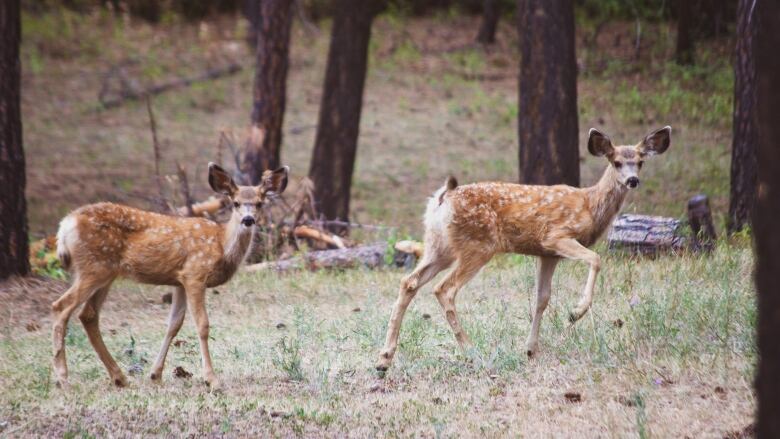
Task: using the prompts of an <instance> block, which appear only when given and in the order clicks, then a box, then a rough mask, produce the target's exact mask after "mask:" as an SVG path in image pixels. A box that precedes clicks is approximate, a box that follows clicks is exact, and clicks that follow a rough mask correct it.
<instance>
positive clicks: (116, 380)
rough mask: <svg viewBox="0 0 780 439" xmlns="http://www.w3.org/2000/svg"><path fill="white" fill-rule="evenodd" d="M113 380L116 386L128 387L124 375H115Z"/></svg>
mask: <svg viewBox="0 0 780 439" xmlns="http://www.w3.org/2000/svg"><path fill="white" fill-rule="evenodd" d="M112 381H113V382H114V385H115V386H116V387H127V378H125V376H124V375H118V376H115V377H114V378H113V380H112Z"/></svg>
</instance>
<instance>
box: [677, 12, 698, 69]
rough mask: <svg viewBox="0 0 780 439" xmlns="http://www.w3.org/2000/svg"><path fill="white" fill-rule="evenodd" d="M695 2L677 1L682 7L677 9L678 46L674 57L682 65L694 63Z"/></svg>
mask: <svg viewBox="0 0 780 439" xmlns="http://www.w3.org/2000/svg"><path fill="white" fill-rule="evenodd" d="M694 3H695V2H694V0H685V1H681V2H679V3H677V4H678V7H679V8H680V9H679V10H678V11H677V46H676V48H675V52H674V57H675V60H676V61H677V64H680V65H686V64H692V63H693V50H694V47H693V33H694V28H693V27H694V26H693V23H694V15H695V10H694V7H695V4H694Z"/></svg>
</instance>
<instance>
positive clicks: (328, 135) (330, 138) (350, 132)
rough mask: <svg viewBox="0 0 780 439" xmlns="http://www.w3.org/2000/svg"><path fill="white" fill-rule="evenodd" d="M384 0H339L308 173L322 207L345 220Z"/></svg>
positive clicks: (330, 216)
mask: <svg viewBox="0 0 780 439" xmlns="http://www.w3.org/2000/svg"><path fill="white" fill-rule="evenodd" d="M383 6H384V2H382V1H377V0H337V1H336V8H335V11H336V12H335V14H336V15H335V17H334V19H333V30H332V33H331V39H330V49H329V51H328V66H327V69H326V71H325V84H324V86H323V93H322V101H321V103H320V116H319V124H318V126H317V136H316V140H315V142H314V152H313V154H312V159H311V166H310V168H309V176H310V177H311V179H312V181H313V182H314V194H315V198H316V202H317V207H318V210H319V212H320V213H321V214H323V215H324V216H325V218H326V219H329V220H331V219H339V220H345V221H346V220H347V219H348V217H349V195H350V188H351V184H352V171H353V168H354V164H355V154H356V152H357V140H358V131H359V128H360V110H361V106H362V103H363V87H364V84H365V80H366V67H367V65H368V43H369V39H370V37H371V22H372V21H373V19H374V16H375V15H376V14H377V13H378V12H379V11H381V9H382V7H383Z"/></svg>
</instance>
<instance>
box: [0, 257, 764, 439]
mask: <svg viewBox="0 0 780 439" xmlns="http://www.w3.org/2000/svg"><path fill="white" fill-rule="evenodd" d="M599 253H601V254H602V255H604V270H603V271H602V275H601V276H600V278H599V282H598V284H597V294H596V299H595V302H594V306H593V308H592V309H591V311H590V312H589V314H588V315H586V317H585V318H584V319H583V320H582V321H580V322H579V323H577V324H576V325H574V326H570V325H569V324H568V322H567V320H566V319H567V317H566V316H567V314H568V310H569V309H570V308H571V307H572V306H574V304H575V303H576V301H577V296H578V293H579V291H580V289H581V287H582V285H583V283H584V280H585V277H586V267H584V266H582V265H581V264H576V263H564V264H562V265H561V266H560V268H559V270H558V272H557V273H556V277H555V278H554V284H553V287H554V294H553V298H552V302H551V305H550V307H549V309H548V311H547V313H546V315H545V320H544V321H543V325H542V333H541V348H540V349H541V352H540V355H539V356H538V358H535V359H533V360H528V359H527V358H526V356H525V349H524V340H525V337H526V335H527V332H528V329H529V326H530V321H529V309H530V304H531V302H532V295H531V290H532V287H533V278H534V270H535V267H534V261H533V259H531V258H527V257H522V256H507V257H501V258H498V259H497V260H495V261H494V262H492V263H491V264H490V265H489V266H488V267H487V268H486V269H485V270H484V271H483V273H482V274H480V275H479V276H478V277H477V278H476V279H475V280H473V281H472V282H471V283H469V284H468V285H467V286H466V287H465V288H464V290H463V291H462V292H461V293H460V295H459V302H458V306H459V311H460V313H461V315H462V321H463V324H464V327H465V329H466V331H467V332H468V333H469V335H470V336H471V338H472V339H473V341H474V344H475V349H474V350H473V351H471V352H465V353H464V352H461V351H460V350H459V349H458V348H457V345H456V343H455V341H454V337H453V336H452V334H451V332H450V329H449V326H448V325H447V323H446V321H445V320H444V318H443V315H442V313H441V311H440V309H439V306H438V304H437V302H436V300H435V298H434V297H433V295H432V294H431V293H430V287H427V288H425V289H423V290H422V291H421V293H420V295H419V297H418V298H417V299H416V300H415V302H413V305H412V306H411V307H410V309H409V311H408V314H407V317H406V320H405V321H404V325H403V330H402V332H401V344H400V348H399V352H398V354H397V358H396V361H395V364H394V365H393V368H392V369H391V370H390V371H389V372H388V373H387V375H386V376H385V377H384V379H380V378H379V377H378V376H377V375H376V373H375V372H374V370H373V367H372V366H373V362H374V360H375V359H376V355H377V353H378V351H379V349H380V347H381V345H382V343H383V338H384V331H385V328H386V323H387V319H388V316H389V311H390V309H391V305H392V303H393V301H394V299H395V293H396V288H397V284H398V282H399V279H400V277H401V275H402V273H401V272H399V271H395V270H386V271H373V272H372V271H363V270H354V271H349V272H340V273H325V272H321V273H299V274H296V275H294V276H283V277H280V276H277V275H274V274H266V275H248V274H239V275H238V276H237V277H236V278H235V279H234V280H233V281H231V282H230V283H229V284H228V285H227V286H224V287H220V288H219V291H220V294H219V295H216V294H209V313H210V320H211V323H212V332H211V334H212V342H211V350H212V355H213V358H214V361H215V365H216V367H217V370H218V373H219V374H220V376H221V378H222V380H223V388H222V389H221V390H220V391H219V392H209V390H208V388H207V387H206V386H205V385H204V384H202V383H201V382H200V380H199V379H198V378H197V377H198V376H199V372H200V369H199V367H200V366H199V364H200V355H199V351H198V343H197V336H196V334H195V332H194V328H193V327H192V325H191V324H190V323H189V320H188V322H187V324H185V326H184V328H183V329H182V332H181V333H180V335H179V337H178V340H181V341H182V342H181V343H179V345H178V346H175V347H173V348H172V349H171V352H170V354H169V358H168V362H167V367H166V371H165V374H164V381H163V383H162V384H161V385H154V384H152V383H151V382H150V381H149V380H148V378H146V375H148V373H149V369H150V367H151V365H150V362H151V359H153V358H154V357H155V355H156V353H157V349H158V345H159V343H160V341H161V338H162V336H163V332H164V327H165V326H164V325H165V320H166V313H167V305H160V304H158V296H159V294H160V293H161V292H163V291H165V290H164V289H162V288H148V287H141V286H138V285H135V284H130V283H120V284H119V285H117V286H116V287H115V288H114V291H113V292H112V294H111V295H110V296H109V300H108V302H107V305H106V308H107V309H106V311H105V312H104V314H103V319H102V328H103V334H104V337H105V339H106V343H107V345H108V346H109V349H110V350H111V351H112V352H113V354H114V355H115V356H116V358H117V360H118V361H119V363H120V365H121V367H122V368H123V369H127V368H129V367H131V366H133V365H135V364H140V365H141V366H142V368H143V373H141V374H138V375H132V376H130V387H129V388H127V389H123V390H115V389H113V388H111V385H110V383H109V380H108V379H107V375H106V374H105V371H104V369H103V367H102V365H101V364H100V363H99V361H98V359H97V357H96V355H95V353H94V352H93V350H92V348H91V346H90V345H89V342H88V340H87V339H86V336H85V334H84V332H83V329H82V328H81V326H80V324H78V323H77V322H74V323H71V325H70V331H69V335H68V338H67V352H68V361H69V365H70V369H71V382H72V385H73V388H72V390H71V391H70V392H63V391H61V390H59V389H57V388H56V387H54V385H53V383H52V381H51V377H50V370H49V369H50V368H49V361H50V346H49V335H48V331H47V330H45V329H44V330H40V331H37V332H28V331H26V330H24V328H17V327H5V328H4V330H3V338H2V340H0V356H1V357H2V358H3V361H2V362H0V386H2V388H3V389H4V392H3V394H2V396H0V420H7V421H9V425H10V427H9V430H8V431H6V432H5V434H8V435H10V436H19V435H26V434H36V435H38V434H40V435H67V434H75V435H77V436H80V435H82V434H88V435H94V436H105V435H108V434H119V435H122V434H125V433H127V434H140V435H177V436H178V435H183V434H195V435H210V434H220V433H225V434H228V435H239V436H241V435H258V434H259V435H278V436H295V435H302V436H312V435H315V436H322V435H327V436H331V435H350V436H373V435H382V436H385V435H390V436H410V435H411V436H419V435H426V436H428V435H430V436H440V437H447V436H463V435H467V436H472V435H488V436H504V435H510V436H515V435H516V434H521V435H529V436H536V435H539V434H543V435H545V436H571V435H572V434H573V432H574V431H576V432H577V434H578V435H580V436H582V435H584V436H613V437H625V436H631V435H639V436H640V437H669V436H685V435H687V436H691V437H700V436H716V435H721V436H722V435H724V434H725V433H727V432H729V431H735V430H741V429H742V428H744V426H745V425H747V424H749V423H750V422H751V419H752V413H753V411H754V408H755V407H754V400H753V396H752V391H751V382H752V376H753V368H754V363H755V359H756V351H755V341H754V330H753V328H754V324H755V303H754V294H753V290H752V283H751V275H750V273H751V270H752V256H751V251H750V249H749V248H747V247H742V246H740V245H728V244H725V243H722V244H720V245H719V246H718V248H717V249H716V250H715V252H714V253H713V254H712V255H711V256H709V257H698V256H691V255H686V256H680V257H661V258H658V259H656V260H644V259H643V260H641V261H638V260H635V259H631V258H626V257H622V256H618V255H612V254H609V253H607V252H605V250H604V248H600V249H599ZM177 366H181V367H183V368H184V369H186V370H188V371H190V372H193V373H194V377H193V378H188V379H181V378H174V377H173V375H172V373H171V371H172V369H173V368H174V367H177ZM567 392H574V393H577V394H579V395H580V396H581V402H568V401H567V399H566V398H565V397H564V394H565V393H567ZM724 413H728V415H726V416H724V415H723V414H724ZM542 432H543V433H542Z"/></svg>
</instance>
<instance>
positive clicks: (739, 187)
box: [728, 0, 757, 233]
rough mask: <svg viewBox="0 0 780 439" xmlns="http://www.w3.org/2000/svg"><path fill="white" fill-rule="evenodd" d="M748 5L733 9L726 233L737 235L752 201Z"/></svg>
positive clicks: (745, 1) (742, 0)
mask: <svg viewBox="0 0 780 439" xmlns="http://www.w3.org/2000/svg"><path fill="white" fill-rule="evenodd" d="M752 5H753V0H739V5H738V6H737V47H736V59H735V61H734V124H733V127H734V138H733V140H732V146H731V199H730V201H729V221H728V232H729V233H734V232H738V231H740V230H742V229H743V228H744V227H745V226H747V225H749V224H750V214H751V213H752V211H753V203H754V202H755V199H756V172H757V171H756V165H757V163H756V141H757V139H756V136H757V133H756V126H755V102H756V70H755V66H754V63H753V44H754V41H755V35H756V27H755V25H753V24H749V23H748V21H749V20H750V9H751V6H752Z"/></svg>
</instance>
